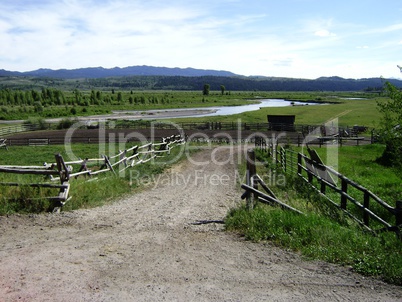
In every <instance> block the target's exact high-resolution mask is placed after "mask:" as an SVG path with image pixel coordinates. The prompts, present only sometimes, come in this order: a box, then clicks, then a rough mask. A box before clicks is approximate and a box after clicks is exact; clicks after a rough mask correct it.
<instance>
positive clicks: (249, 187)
mask: <svg viewBox="0 0 402 302" xmlns="http://www.w3.org/2000/svg"><path fill="white" fill-rule="evenodd" d="M255 161H256V157H255V152H254V150H253V149H249V150H248V151H247V171H246V175H247V178H246V180H247V182H246V184H242V185H241V187H242V189H244V190H245V192H244V193H243V195H242V196H241V198H242V199H247V206H248V207H249V208H250V209H251V208H253V207H254V205H255V203H256V202H258V201H259V202H262V203H265V204H269V205H279V206H280V207H282V208H283V209H285V210H290V211H293V212H295V213H298V214H303V213H302V212H301V211H299V210H297V209H295V208H293V207H291V206H290V205H288V204H286V203H285V202H283V201H281V200H280V199H279V198H278V197H276V195H275V194H274V192H273V191H272V190H271V189H270V188H269V187H268V186H267V185H266V184H265V183H264V181H263V179H262V178H261V177H260V176H259V175H258V174H257V169H256V164H255V163H256V162H255ZM259 186H261V188H262V189H263V190H264V191H262V190H259Z"/></svg>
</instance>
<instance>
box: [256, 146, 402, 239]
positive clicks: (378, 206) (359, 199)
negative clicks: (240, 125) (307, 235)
mask: <svg viewBox="0 0 402 302" xmlns="http://www.w3.org/2000/svg"><path fill="white" fill-rule="evenodd" d="M255 147H256V149H260V150H263V151H264V152H266V153H267V154H268V156H269V157H270V158H272V162H273V163H274V164H276V166H277V167H279V168H280V169H281V170H282V171H284V172H285V173H287V174H291V175H295V176H297V177H299V178H300V179H302V180H303V181H305V182H306V183H307V184H309V185H310V186H311V187H312V188H313V189H314V190H315V191H316V192H317V193H318V194H319V195H321V196H322V197H324V198H325V199H326V200H327V201H329V202H330V203H331V204H332V205H334V206H335V207H336V208H338V209H340V210H341V211H343V212H344V213H345V214H346V215H348V216H349V217H350V218H352V219H353V220H355V221H356V222H357V223H358V224H360V225H361V226H362V227H363V228H365V229H367V230H368V231H370V232H372V233H379V232H384V231H392V232H395V233H396V234H397V236H398V237H400V238H401V239H402V236H401V235H402V234H401V228H402V201H400V200H397V201H396V202H395V206H394V207H393V206H391V205H389V204H388V203H387V202H385V201H384V200H382V199H381V198H380V197H378V196H377V195H375V194H374V193H372V192H371V191H370V190H369V189H367V188H365V187H363V186H362V185H360V184H358V183H356V182H355V181H353V180H350V179H349V178H347V177H346V176H344V175H343V174H341V173H339V172H337V171H336V170H334V169H333V168H331V167H329V166H327V165H325V164H324V163H323V162H322V160H321V158H320V157H319V156H318V154H317V152H316V151H315V150H312V149H310V148H308V149H307V150H308V153H309V155H305V154H303V153H298V152H294V151H292V150H289V149H285V148H283V147H282V146H279V145H275V144H273V143H272V142H271V143H270V142H264V143H262V142H261V141H257V142H256V146H255Z"/></svg>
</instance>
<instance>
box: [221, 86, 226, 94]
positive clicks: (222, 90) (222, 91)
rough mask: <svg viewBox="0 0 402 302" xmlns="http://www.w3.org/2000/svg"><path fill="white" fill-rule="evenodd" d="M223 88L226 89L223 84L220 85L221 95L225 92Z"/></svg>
mask: <svg viewBox="0 0 402 302" xmlns="http://www.w3.org/2000/svg"><path fill="white" fill-rule="evenodd" d="M225 90H226V88H225V86H223V85H221V93H222V95H223V94H224V93H225Z"/></svg>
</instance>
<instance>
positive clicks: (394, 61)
mask: <svg viewBox="0 0 402 302" xmlns="http://www.w3.org/2000/svg"><path fill="white" fill-rule="evenodd" d="M136 65H150V66H160V67H162V66H163V67H180V68H187V67H192V68H199V69H214V70H227V71H231V72H233V73H236V74H240V75H245V76H257V75H259V76H273V77H290V78H306V79H315V78H318V77H321V76H340V77H344V78H355V79H359V78H368V77H380V76H382V77H384V78H402V73H401V72H400V70H399V69H398V68H397V65H401V66H402V1H401V0H381V1H378V0H376V1H374V0H336V1H333V0H331V1H329V0H280V1H278V0H275V1H274V0H247V1H243V0H203V1H200V0H187V1H185V0H143V1H137V0H60V1H58V0H0V69H5V70H12V71H30V70H36V69H39V68H51V69H75V68H83V67H100V66H101V67H104V68H112V67H127V66H136Z"/></svg>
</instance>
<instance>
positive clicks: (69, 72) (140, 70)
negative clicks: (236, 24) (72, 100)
mask: <svg viewBox="0 0 402 302" xmlns="http://www.w3.org/2000/svg"><path fill="white" fill-rule="evenodd" d="M0 76H30V77H47V78H59V79H80V78H88V79H99V78H109V77H122V76H183V77H200V76H223V77H232V76H236V74H234V73H232V72H229V71H224V70H209V69H195V68H178V67H176V68H168V67H154V66H146V65H143V66H129V67H124V68H120V67H114V68H103V67H88V68H78V69H58V70H53V69H43V68H41V69H38V70H33V71H27V72H17V71H7V70H4V69H0Z"/></svg>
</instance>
